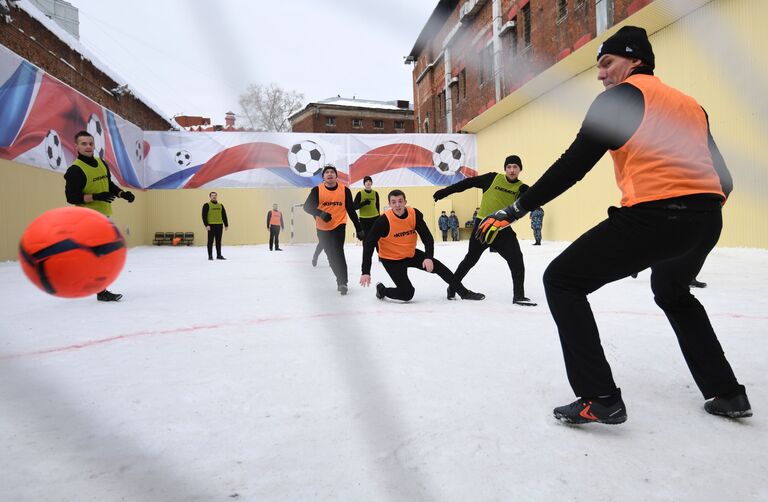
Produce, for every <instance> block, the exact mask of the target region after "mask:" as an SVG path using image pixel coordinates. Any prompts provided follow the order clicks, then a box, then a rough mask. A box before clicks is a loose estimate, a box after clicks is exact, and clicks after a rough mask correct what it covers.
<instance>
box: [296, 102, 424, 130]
mask: <svg viewBox="0 0 768 502" xmlns="http://www.w3.org/2000/svg"><path fill="white" fill-rule="evenodd" d="M315 110H317V108H315ZM326 117H335V118H336V125H335V126H327V125H326V123H325V122H326ZM352 119H361V120H362V121H363V123H362V127H352ZM374 120H382V121H383V122H384V124H383V128H381V129H379V128H374V127H373V121H374ZM396 121H402V122H403V129H395V122H396ZM414 130H415V123H414V119H413V112H411V111H410V110H409V111H403V112H397V111H392V112H381V113H377V112H376V110H373V109H371V110H360V111H359V113H356V112H355V111H354V110H341V109H326V108H320V112H319V113H311V114H307V116H305V117H304V118H302V119H301V120H299V121H297V122H295V123H294V124H293V127H292V128H291V131H292V132H321V133H348V134H394V133H412V132H414Z"/></svg>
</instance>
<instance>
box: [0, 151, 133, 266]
mask: <svg viewBox="0 0 768 502" xmlns="http://www.w3.org/2000/svg"><path fill="white" fill-rule="evenodd" d="M137 195H138V196H137V198H136V201H135V202H134V203H133V204H128V202H126V201H124V200H122V199H120V200H116V201H115V202H114V203H113V204H112V209H113V215H112V220H113V221H114V222H115V224H116V225H117V226H118V228H119V229H120V231H121V232H123V235H125V237H126V241H127V243H128V245H129V246H137V245H141V244H143V243H144V242H145V240H144V239H145V234H146V227H147V225H146V223H147V218H146V203H145V202H144V201H143V200H142V198H141V194H139V193H138V192H137ZM66 205H67V201H66V198H65V196H64V177H63V175H62V173H57V172H51V171H47V170H45V169H39V168H36V167H30V166H26V165H23V164H18V163H15V162H9V161H6V160H2V159H0V221H1V222H2V223H1V224H0V260H15V259H16V256H17V255H18V246H19V240H20V239H21V235H22V234H23V233H24V229H25V228H26V227H27V225H29V223H30V222H32V220H34V219H35V218H36V217H38V216H39V215H40V214H41V213H43V212H45V211H47V210H49V209H54V208H57V207H62V206H66Z"/></svg>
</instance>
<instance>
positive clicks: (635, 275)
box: [629, 272, 637, 279]
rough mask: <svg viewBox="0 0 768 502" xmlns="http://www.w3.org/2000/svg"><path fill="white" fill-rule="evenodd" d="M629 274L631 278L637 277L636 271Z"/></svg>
mask: <svg viewBox="0 0 768 502" xmlns="http://www.w3.org/2000/svg"><path fill="white" fill-rule="evenodd" d="M629 276H630V277H631V278H633V279H637V272H635V273H634V274H629Z"/></svg>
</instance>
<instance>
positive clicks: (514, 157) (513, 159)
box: [504, 155, 523, 171]
mask: <svg viewBox="0 0 768 502" xmlns="http://www.w3.org/2000/svg"><path fill="white" fill-rule="evenodd" d="M509 164H517V165H518V166H520V170H521V171H522V170H523V161H522V160H520V157H518V156H517V155H510V156H509V157H507V158H506V159H504V169H506V168H507V166H508V165H509Z"/></svg>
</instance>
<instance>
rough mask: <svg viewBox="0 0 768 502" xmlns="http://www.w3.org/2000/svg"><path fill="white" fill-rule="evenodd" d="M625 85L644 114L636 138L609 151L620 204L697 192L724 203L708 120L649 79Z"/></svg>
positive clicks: (681, 96)
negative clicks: (637, 96) (641, 102)
mask: <svg viewBox="0 0 768 502" xmlns="http://www.w3.org/2000/svg"><path fill="white" fill-rule="evenodd" d="M625 82H627V83H629V84H631V85H633V86H635V87H637V88H638V89H640V91H641V92H642V93H643V98H644V100H645V115H644V116H643V120H642V122H641V123H640V127H638V129H637V131H635V134H633V135H632V137H631V138H629V141H627V142H626V144H624V145H623V146H622V147H621V148H619V149H618V150H611V152H610V153H611V157H613V166H614V173H615V175H616V184H617V185H618V186H619V189H621V193H622V197H621V205H622V206H634V205H635V204H639V203H641V202H648V201H653V200H663V199H670V198H673V197H680V196H683V195H691V194H697V193H713V194H718V195H720V196H722V197H723V199H725V195H724V194H723V190H722V187H721V186H720V178H719V177H718V175H717V171H715V168H714V165H713V164H712V156H711V154H710V151H709V146H708V142H707V118H706V115H704V110H702V109H701V106H699V104H698V103H697V102H696V100H694V99H693V98H692V97H690V96H688V95H686V94H683V93H682V92H680V91H678V90H676V89H673V88H672V87H669V86H668V85H666V84H664V83H663V82H661V80H659V79H658V78H657V77H654V76H653V75H632V76H630V77H629V78H627V79H626V80H625Z"/></svg>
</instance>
